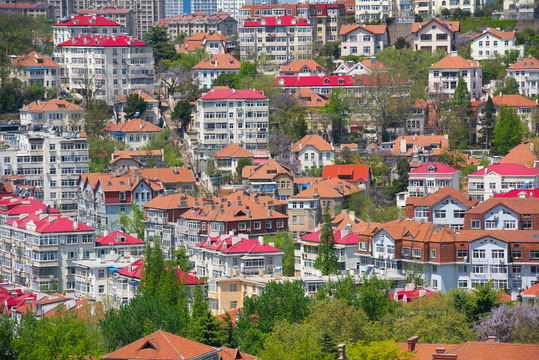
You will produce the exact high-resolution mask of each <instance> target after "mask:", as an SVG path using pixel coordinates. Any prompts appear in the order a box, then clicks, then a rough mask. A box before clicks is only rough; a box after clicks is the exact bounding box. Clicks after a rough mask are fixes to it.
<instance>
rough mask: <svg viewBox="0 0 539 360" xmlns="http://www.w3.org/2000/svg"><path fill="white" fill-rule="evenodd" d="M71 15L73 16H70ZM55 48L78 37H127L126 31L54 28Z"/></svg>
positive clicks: (110, 28) (71, 27)
mask: <svg viewBox="0 0 539 360" xmlns="http://www.w3.org/2000/svg"><path fill="white" fill-rule="evenodd" d="M68 15H71V14H68ZM52 31H53V39H54V46H57V45H58V44H61V43H63V42H65V41H68V40H71V39H72V38H74V37H77V36H85V35H103V36H104V35H107V36H111V35H125V34H126V30H125V28H123V27H122V26H118V25H116V26H53V27H52Z"/></svg>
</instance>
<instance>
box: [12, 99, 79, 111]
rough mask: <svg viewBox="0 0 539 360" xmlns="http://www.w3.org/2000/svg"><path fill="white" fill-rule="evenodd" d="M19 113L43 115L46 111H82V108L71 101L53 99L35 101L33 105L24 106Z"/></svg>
mask: <svg viewBox="0 0 539 360" xmlns="http://www.w3.org/2000/svg"><path fill="white" fill-rule="evenodd" d="M19 111H28V112H31V113H41V112H44V111H82V108H81V107H80V106H78V105H75V104H73V103H70V102H69V101H65V100H62V99H53V100H49V101H39V102H37V101H34V102H33V103H30V104H28V105H25V106H23V107H22V108H21V109H20V110H19Z"/></svg>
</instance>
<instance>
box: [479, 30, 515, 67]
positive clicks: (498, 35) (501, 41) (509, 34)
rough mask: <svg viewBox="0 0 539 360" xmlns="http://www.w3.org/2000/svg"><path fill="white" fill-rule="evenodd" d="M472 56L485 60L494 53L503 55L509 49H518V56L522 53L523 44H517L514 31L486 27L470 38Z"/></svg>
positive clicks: (493, 55) (494, 54)
mask: <svg viewBox="0 0 539 360" xmlns="http://www.w3.org/2000/svg"><path fill="white" fill-rule="evenodd" d="M470 46H471V49H472V58H473V59H475V60H486V59H489V58H494V57H495V56H496V54H498V55H500V56H503V55H506V54H507V53H509V51H512V50H515V51H518V57H521V56H523V55H524V45H517V33H516V32H515V31H500V29H487V30H485V31H484V32H483V33H481V34H477V35H475V36H474V37H473V38H472V43H471V45H470Z"/></svg>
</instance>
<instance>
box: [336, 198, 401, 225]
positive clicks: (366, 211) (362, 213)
mask: <svg viewBox="0 0 539 360" xmlns="http://www.w3.org/2000/svg"><path fill="white" fill-rule="evenodd" d="M374 195H377V196H378V197H380V195H379V194H374ZM373 200H378V201H379V202H381V204H379V205H376V204H375V203H374V201H373ZM384 201H387V199H385V197H384V198H383V199H377V198H376V197H374V198H373V197H369V196H367V195H366V194H364V193H363V192H357V193H354V194H352V195H350V196H349V197H347V198H345V200H344V203H343V208H344V209H348V210H349V211H355V212H356V216H357V217H358V218H360V219H361V220H363V221H374V222H381V223H385V222H388V221H392V220H395V219H397V218H398V217H399V215H400V214H403V213H404V212H403V210H402V209H401V208H399V207H398V206H395V205H394V204H393V203H387V202H386V203H385V204H383V202H384Z"/></svg>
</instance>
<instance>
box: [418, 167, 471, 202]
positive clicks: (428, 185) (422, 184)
mask: <svg viewBox="0 0 539 360" xmlns="http://www.w3.org/2000/svg"><path fill="white" fill-rule="evenodd" d="M460 173H461V171H460V170H457V169H454V168H452V167H451V166H449V165H446V164H444V163H437V162H431V163H426V164H425V165H423V166H420V167H418V168H415V169H413V170H411V171H410V173H409V175H408V196H424V195H426V194H432V193H433V192H436V191H438V190H439V189H441V188H443V187H444V186H451V187H452V188H454V189H457V190H458V189H460Z"/></svg>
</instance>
